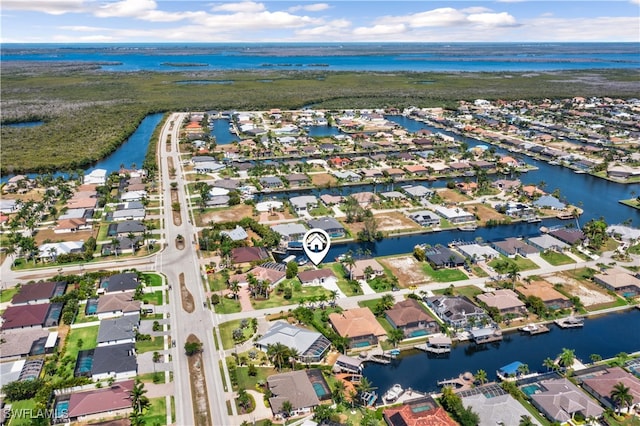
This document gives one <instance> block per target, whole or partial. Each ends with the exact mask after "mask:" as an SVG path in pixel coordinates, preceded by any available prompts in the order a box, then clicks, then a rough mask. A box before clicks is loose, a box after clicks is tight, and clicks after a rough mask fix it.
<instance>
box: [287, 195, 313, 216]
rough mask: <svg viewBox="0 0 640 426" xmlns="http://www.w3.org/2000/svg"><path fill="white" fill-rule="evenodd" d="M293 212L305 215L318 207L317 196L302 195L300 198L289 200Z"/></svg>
mask: <svg viewBox="0 0 640 426" xmlns="http://www.w3.org/2000/svg"><path fill="white" fill-rule="evenodd" d="M289 202H290V203H291V206H292V207H293V210H294V211H295V212H296V213H305V212H307V211H309V209H312V208H315V207H317V206H318V198H316V196H315V195H302V196H300V197H291V198H290V199H289Z"/></svg>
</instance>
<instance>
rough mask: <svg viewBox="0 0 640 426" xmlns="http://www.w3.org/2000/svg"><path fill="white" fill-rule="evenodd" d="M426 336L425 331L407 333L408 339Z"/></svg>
mask: <svg viewBox="0 0 640 426" xmlns="http://www.w3.org/2000/svg"><path fill="white" fill-rule="evenodd" d="M427 334H429V333H427V330H413V331H412V332H411V333H409V337H420V336H426V335H427Z"/></svg>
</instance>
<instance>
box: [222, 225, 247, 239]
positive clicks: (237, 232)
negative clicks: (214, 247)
mask: <svg viewBox="0 0 640 426" xmlns="http://www.w3.org/2000/svg"><path fill="white" fill-rule="evenodd" d="M220 235H226V236H227V237H229V239H230V240H231V241H244V240H246V239H247V238H249V235H248V234H247V231H245V230H244V228H243V227H242V226H240V225H236V227H235V228H233V229H231V230H224V231H220Z"/></svg>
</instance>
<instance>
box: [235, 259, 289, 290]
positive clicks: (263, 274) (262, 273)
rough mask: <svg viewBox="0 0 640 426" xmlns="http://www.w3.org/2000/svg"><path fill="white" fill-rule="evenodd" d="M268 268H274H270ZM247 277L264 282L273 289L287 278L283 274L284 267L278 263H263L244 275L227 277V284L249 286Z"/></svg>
mask: <svg viewBox="0 0 640 426" xmlns="http://www.w3.org/2000/svg"><path fill="white" fill-rule="evenodd" d="M269 266H275V267H272V268H270V267H269ZM249 275H251V276H253V277H254V278H255V279H256V280H258V281H264V282H266V283H268V284H269V286H271V287H273V286H276V285H277V284H279V283H280V282H281V281H282V280H284V279H285V278H286V276H287V273H286V272H285V266H284V265H282V264H280V263H273V262H270V263H265V264H263V265H260V266H256V267H255V268H253V269H251V270H250V271H249V272H247V273H246V274H235V275H231V276H230V277H229V282H230V283H232V282H234V281H237V282H238V284H239V285H241V286H247V285H249Z"/></svg>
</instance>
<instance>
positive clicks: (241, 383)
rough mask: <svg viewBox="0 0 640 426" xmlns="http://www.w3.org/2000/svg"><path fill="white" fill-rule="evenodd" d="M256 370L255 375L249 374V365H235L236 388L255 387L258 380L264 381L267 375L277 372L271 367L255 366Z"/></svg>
mask: <svg viewBox="0 0 640 426" xmlns="http://www.w3.org/2000/svg"><path fill="white" fill-rule="evenodd" d="M231 359H233V357H228V358H227V362H229V360H231ZM256 370H257V374H256V375H255V376H249V367H237V369H236V374H237V377H238V389H255V388H256V385H257V384H258V382H260V381H266V380H267V377H269V376H272V375H274V374H277V373H278V372H277V371H276V369H275V368H272V367H258V366H256Z"/></svg>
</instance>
